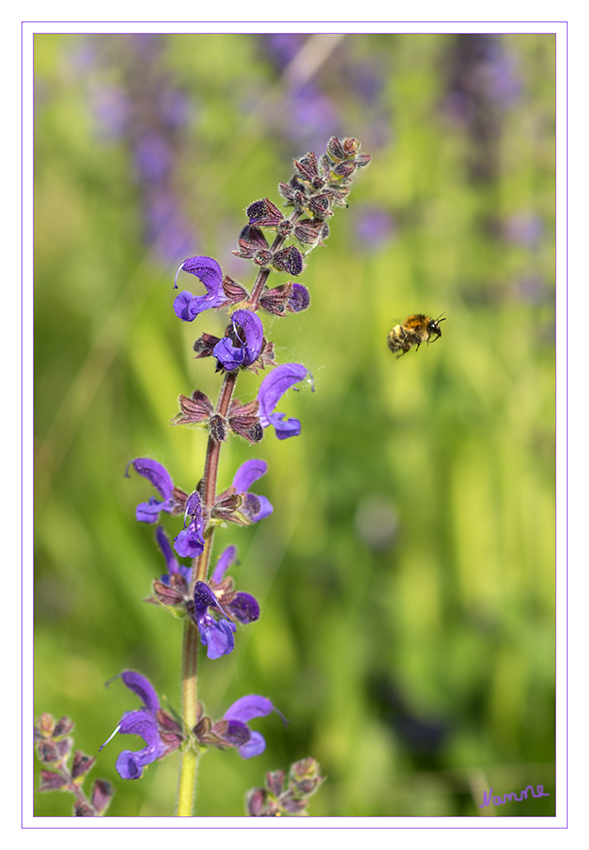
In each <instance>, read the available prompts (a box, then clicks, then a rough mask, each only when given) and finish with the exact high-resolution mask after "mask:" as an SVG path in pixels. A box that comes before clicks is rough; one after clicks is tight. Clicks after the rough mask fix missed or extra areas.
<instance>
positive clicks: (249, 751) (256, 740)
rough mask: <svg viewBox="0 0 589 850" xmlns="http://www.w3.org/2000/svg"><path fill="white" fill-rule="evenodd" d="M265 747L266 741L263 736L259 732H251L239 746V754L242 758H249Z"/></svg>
mask: <svg viewBox="0 0 589 850" xmlns="http://www.w3.org/2000/svg"><path fill="white" fill-rule="evenodd" d="M265 749H266V741H265V739H264V736H263V735H261V734H260V733H259V732H252V733H251V736H250V739H249V741H248V742H247V744H244V745H243V746H242V747H239V749H238V752H239V755H240V756H241V757H242V758H244V759H251V758H253V757H254V756H259V755H260V754H261V753H263V752H264V750H265Z"/></svg>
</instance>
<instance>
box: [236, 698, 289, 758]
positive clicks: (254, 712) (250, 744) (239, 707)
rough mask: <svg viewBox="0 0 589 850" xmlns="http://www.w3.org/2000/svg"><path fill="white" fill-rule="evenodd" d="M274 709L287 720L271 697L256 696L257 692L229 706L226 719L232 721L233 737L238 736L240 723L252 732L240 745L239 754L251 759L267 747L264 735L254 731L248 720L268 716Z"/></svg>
mask: <svg viewBox="0 0 589 850" xmlns="http://www.w3.org/2000/svg"><path fill="white" fill-rule="evenodd" d="M272 711H275V712H276V713H277V714H279V715H280V717H282V720H283V721H284V722H286V721H285V720H284V717H283V716H282V714H281V713H280V711H278V709H277V708H276V707H275V706H274V705H273V704H272V703H271V702H270V700H269V699H266V697H260V696H256V695H255V694H251V695H250V696H247V697H241V699H238V700H237V702H234V703H233V705H231V706H229V708H228V709H227V711H226V712H225V718H224V719H225V720H228V721H230V725H229V730H228V731H229V733H230V734H231V735H232V737H233V738H237V733H238V727H239V725H242V726H243V727H244V728H245V729H247V731H248V732H249V733H250V734H249V738H248V739H247V741H246V743H245V744H242V746H240V747H238V750H239V754H240V756H241V757H242V758H244V759H249V758H252V757H253V756H259V755H260V753H263V752H264V750H265V749H266V741H265V740H264V737H263V736H262V735H261V734H260V733H259V732H252V731H251V729H250V728H249V726H248V725H247V724H248V721H249V720H252V719H253V718H254V717H266V715H268V714H270V713H271V712H272Z"/></svg>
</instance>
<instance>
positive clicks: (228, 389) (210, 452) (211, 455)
mask: <svg viewBox="0 0 589 850" xmlns="http://www.w3.org/2000/svg"><path fill="white" fill-rule="evenodd" d="M236 379H237V372H236V371H235V372H227V373H226V374H225V380H224V381H223V386H222V387H221V392H220V394H219V401H218V404H217V413H218V414H219V415H220V416H223V417H225V416H226V415H227V411H228V409H229V405H230V404H231V398H232V396H233V391H234V389H235V382H236ZM220 453H221V443H218V442H217V441H216V440H214V439H213V438H212V437H209V443H208V446H207V456H206V461H205V474H204V478H203V484H202V490H201V493H202V500H203V503H204V507H205V510H206V511H207V512H209V513H210V511H211V509H212V508H213V506H214V504H215V495H216V492H217V473H218V470H219V456H220ZM213 532H214V527H212V526H211V527H209V528H208V529H207V530H206V531H205V534H204V540H205V545H204V549H203V551H202V552H201V554H200V555H199V557H198V558H196V559H195V561H194V564H193V570H192V572H193V577H192V584H191V588H190V592H191V593H192V592H193V591H194V585H195V584H196V582H197V581H206V579H207V576H208V573H209V564H210V560H211V550H212V548H213ZM198 644H199V634H198V628H197V625H196V623H193V622H192V621H189V620H187V621H186V622H185V624H184V637H183V642H182V716H183V718H184V723H185V724H186V728H187V730H188V735H189V737H188V741H189V743H188V746H187V748H186V750H185V751H184V752H183V753H182V754H181V756H180V776H179V779H178V797H177V803H176V814H177V816H178V817H191V816H192V814H193V808H194V796H195V790H196V775H197V770H198V761H199V756H200V754H199V752H198V751H197V750H196V749H195V744H194V742H193V741H191V738H190V732H191V731H192V729H194V727H195V726H196V723H197V721H198V716H199V711H198V675H197V673H198Z"/></svg>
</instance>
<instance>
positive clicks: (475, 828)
mask: <svg viewBox="0 0 589 850" xmlns="http://www.w3.org/2000/svg"><path fill="white" fill-rule="evenodd" d="M41 23H48V24H61V23H68V24H70V23H74V24H75V23H80V24H109V23H114V24H143V23H145V24H158V23H162V24H170V23H173V24H175V23H178V24H186V23H189V24H201V23H202V24H215V23H221V24H235V23H237V24H240V23H246V24H256V23H264V24H272V23H276V24H303V23H312V24H324V23H327V24H332V23H333V24H337V23H345V24H354V23H361V24H366V23H369V24H373V23H374V24H388V23H393V24H394V23H399V24H407V23H419V24H437V23H443V24H453V23H460V24H470V23H472V24H519V23H525V24H528V23H530V24H534V23H541V24H564V25H565V33H564V42H565V57H566V58H565V71H564V73H565V108H564V126H565V167H564V193H565V202H564V204H565V210H566V213H565V215H566V219H565V222H566V223H565V275H564V276H565V340H566V341H567V343H568V305H569V286H568V283H569V281H568V241H569V230H568V209H569V206H568V200H569V199H568V172H569V164H568V114H569V110H568V25H569V22H568V21H566V20H562V21H560V20H559V21H21V181H20V182H21V252H20V253H21V294H20V303H21V321H20V331H21V339H20V355H21V370H20V372H21V402H20V412H21V428H20V431H21V458H20V468H21V498H20V502H21V522H20V526H21V528H20V537H21V624H20V633H21V684H20V694H21V728H24V693H23V680H24V658H23V630H24V626H23V616H24V587H23V581H24V579H23V576H24V556H23V543H24V520H23V517H24V486H23V484H24V469H23V466H24V424H23V422H24V418H23V412H24V411H23V399H24V383H23V382H24V366H23V357H24V342H23V331H24V274H23V260H24V236H23V234H24V212H23V203H22V201H23V179H24V140H23V134H24V126H23V115H24V81H23V52H24V50H23V47H24V26H25V24H41ZM33 34H34V33H33ZM71 34H72V35H73V34H74V33H71ZM403 34H404V35H412V34H413V35H414V34H415V33H409V32H406V33H403ZM547 34H548V33H547ZM555 35H556V33H555ZM557 52H558V41H556V42H555V57H556V54H557ZM555 78H556V63H555ZM32 79H33V87H34V79H35V77H34V71H33V75H32ZM556 101H557V95H556V92H555V112H556ZM555 152H556V140H555ZM555 176H556V157H555ZM555 213H556V196H555ZM555 218H556V215H555ZM556 253H557V250H555V257H556ZM555 270H556V268H555ZM555 307H556V304H555ZM555 357H556V350H555ZM568 378H569V356H568V344H567V345H566V346H565V405H564V407H565V471H564V476H565V621H566V625H567V627H568V551H569V547H568V481H569V476H568V458H569V443H568V409H569V406H568V399H569V383H568ZM556 383H557V382H556V375H555V402H556ZM555 414H556V407H555ZM555 421H556V418H555ZM556 433H557V426H556V427H555V438H556ZM555 458H556V439H555ZM555 520H556V516H555ZM556 536H557V528H556V522H555V541H556ZM555 562H556V547H555ZM555 566H556V563H555ZM556 599H557V584H556V570H555V647H556V644H557V628H556V624H557V619H558V612H557V607H556ZM568 644H569V641H568V628H565V659H566V661H565V718H566V719H565V775H566V780H567V782H566V787H567V794H566V803H565V825H564V826H550V825H547V826H525V825H522V826H511V825H510V826H497V827H490V826H308V827H295V826H292V827H289V826H281V827H278V826H276V827H261V826H260V827H256V826H250V827H242V826H214V827H211V826H206V825H204V826H202V827H201V826H175V827H169V826H165V827H160V826H112V827H111V826H107V827H100V828H101V829H117V830H121V829H124V830H129V829H135V830H136V829H166V830H168V829H192V830H194V829H215V830H217V829H220V830H240V831H243V830H244V829H247V830H252V829H253V830H258V829H304V830H306V829H314V830H335V829H345V830H350V829H362V830H366V829H371V830H374V829H382V830H393V829H396V830H415V829H426V830H430V829H432V830H448V829H451V830H457V829H458V830H476V831H478V830H481V829H487V830H489V829H494V830H497V829H499V830H505V829H510V830H513V829H527V830H535V829H543V830H545V829H568V809H569V799H568V780H569V760H568V733H569V727H568ZM556 676H557V667H556V653H555V680H556ZM555 714H556V712H555ZM557 758H558V753H557V752H555V768H556V762H557ZM23 765H24V738H21V829H63V828H64V827H62V826H41V825H39V826H30V827H24V826H23V820H24V812H23V805H24V803H23V800H24V779H23ZM72 828H75V827H72ZM89 828H92V827H89ZM94 828H97V827H94Z"/></svg>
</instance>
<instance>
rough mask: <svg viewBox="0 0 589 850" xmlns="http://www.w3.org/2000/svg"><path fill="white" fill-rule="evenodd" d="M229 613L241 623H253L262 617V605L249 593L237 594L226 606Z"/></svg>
mask: <svg viewBox="0 0 589 850" xmlns="http://www.w3.org/2000/svg"><path fill="white" fill-rule="evenodd" d="M226 607H227V610H228V611H229V613H230V614H231V615H232V616H233V617H235V619H236V620H238V621H239V622H240V623H253V622H255V621H256V620H259V618H260V606H259V605H258V602H257V600H256V599H255V598H254V597H253V596H251V595H250V594H249V593H243V592H241V591H240V592H239V593H236V594H235V598H234V599H233V602H230V603H229V605H227V606H226Z"/></svg>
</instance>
